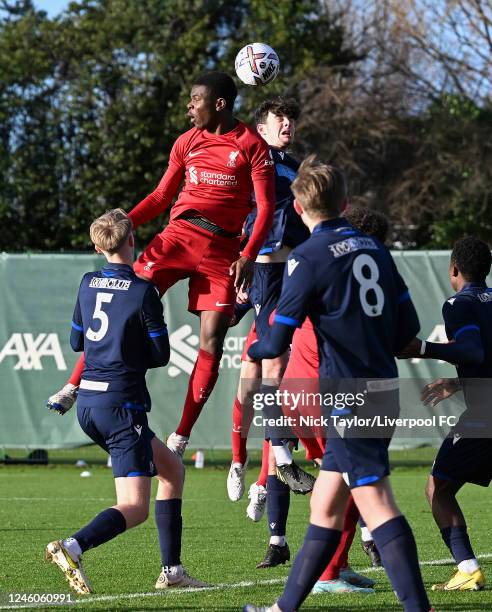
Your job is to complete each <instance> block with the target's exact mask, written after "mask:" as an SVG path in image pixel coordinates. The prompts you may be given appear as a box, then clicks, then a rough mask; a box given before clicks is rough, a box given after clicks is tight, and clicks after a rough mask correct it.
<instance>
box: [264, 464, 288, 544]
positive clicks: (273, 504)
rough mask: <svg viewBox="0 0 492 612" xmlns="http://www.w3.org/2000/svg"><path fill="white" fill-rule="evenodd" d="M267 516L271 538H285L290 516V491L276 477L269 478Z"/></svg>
mask: <svg viewBox="0 0 492 612" xmlns="http://www.w3.org/2000/svg"><path fill="white" fill-rule="evenodd" d="M267 491H268V495H267V502H266V505H267V515H268V528H269V530H270V535H271V536H284V535H285V533H286V529H287V517H288V516H289V506H290V489H289V487H288V486H287V485H286V484H284V483H283V482H281V481H280V480H279V479H278V478H277V477H276V476H268V478H267Z"/></svg>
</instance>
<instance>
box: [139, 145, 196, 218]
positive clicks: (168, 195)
mask: <svg viewBox="0 0 492 612" xmlns="http://www.w3.org/2000/svg"><path fill="white" fill-rule="evenodd" d="M184 172H185V168H184V164H183V163H182V155H181V143H180V140H179V139H178V140H177V141H176V142H175V143H174V146H173V148H172V150H171V154H170V156H169V165H168V167H167V170H166V172H165V173H164V176H163V177H162V178H161V180H160V182H159V184H158V185H157V188H156V189H154V191H153V192H152V193H151V194H150V195H148V196H147V197H146V198H144V199H143V200H142V201H141V202H139V203H138V204H137V205H136V206H134V207H133V208H132V210H131V211H130V212H129V213H128V216H129V217H130V219H131V220H132V223H133V227H134V228H137V227H138V226H139V225H142V224H143V223H146V222H147V221H150V220H152V219H154V218H155V217H157V215H160V214H161V213H162V212H164V211H165V210H166V208H167V207H168V206H169V205H170V204H171V200H172V199H173V197H174V196H175V195H176V192H177V191H178V189H179V186H180V185H181V182H182V181H183V177H184Z"/></svg>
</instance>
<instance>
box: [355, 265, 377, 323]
mask: <svg viewBox="0 0 492 612" xmlns="http://www.w3.org/2000/svg"><path fill="white" fill-rule="evenodd" d="M364 267H367V268H368V269H369V276H368V277H366V276H364V273H363V268H364ZM352 272H353V273H354V276H355V278H356V279H357V281H358V282H359V284H360V289H359V299H360V304H361V306H362V310H363V311H364V313H365V314H366V315H367V316H368V317H379V316H380V315H381V313H382V312H383V308H384V293H383V290H382V289H381V286H380V285H378V283H377V281H378V280H379V268H378V264H377V263H376V262H375V261H374V259H373V258H372V257H371V256H370V255H365V254H361V255H358V256H357V257H356V258H355V259H354V263H353V265H352ZM371 289H372V291H374V295H375V296H376V303H375V304H370V303H369V301H368V299H367V294H368V293H369V291H371Z"/></svg>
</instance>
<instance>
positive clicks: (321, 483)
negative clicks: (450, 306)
mask: <svg viewBox="0 0 492 612" xmlns="http://www.w3.org/2000/svg"><path fill="white" fill-rule="evenodd" d="M292 190H293V192H294V195H295V198H296V201H295V203H294V206H295V207H296V210H297V211H298V213H299V214H300V215H301V216H302V219H303V221H304V223H305V224H306V225H307V226H308V227H309V229H310V230H311V237H310V238H309V239H308V240H307V241H306V242H304V243H303V244H302V245H301V246H299V247H297V248H296V249H294V251H293V252H292V253H291V254H290V256H289V259H288V264H289V267H288V269H287V273H286V274H285V276H284V280H283V286H282V294H281V297H280V300H279V304H278V308H277V312H276V314H275V318H274V324H273V326H272V327H271V328H270V331H269V332H268V333H267V334H266V336H265V337H264V338H263V339H262V340H260V341H259V342H257V343H255V344H253V345H252V346H251V347H250V349H249V354H250V356H251V357H253V358H265V357H272V356H275V355H279V354H281V353H282V352H283V351H284V350H285V349H286V348H287V346H288V345H289V343H290V341H291V339H292V335H293V333H294V330H295V328H296V327H298V326H299V325H301V324H302V322H303V321H304V319H305V318H306V316H309V317H310V319H311V320H312V322H313V325H314V329H315V333H316V337H317V340H318V351H319V357H320V379H321V380H320V382H321V383H323V384H328V385H330V388H332V385H333V381H334V379H338V380H339V381H340V383H339V384H340V387H339V388H341V389H350V388H352V390H354V389H357V386H356V385H359V386H360V388H361V389H364V390H365V391H366V393H365V394H364V396H365V398H366V399H365V400H364V406H363V409H364V410H369V411H374V410H380V409H381V406H384V408H385V409H386V410H392V411H393V414H397V412H398V397H397V388H398V387H397V385H398V378H397V376H398V371H397V368H396V363H395V359H394V357H393V355H394V354H395V353H397V352H399V351H401V350H402V349H403V348H404V347H405V346H406V345H407V344H408V343H409V342H410V340H411V339H412V338H413V337H414V336H415V334H416V333H417V332H418V330H419V323H418V318H417V315H416V312H415V309H414V307H413V304H412V301H411V299H410V296H409V294H408V290H407V288H406V286H405V284H404V283H403V280H402V279H401V277H400V276H399V274H398V272H397V271H396V266H395V264H394V262H393V260H392V258H391V255H390V253H389V251H388V250H387V249H386V247H384V246H383V245H381V244H380V243H379V241H377V240H375V239H374V238H371V237H369V236H364V235H363V234H361V233H360V232H358V231H357V230H355V229H354V228H353V227H351V226H350V225H349V224H348V222H347V221H346V220H345V219H344V218H343V217H342V218H338V214H339V212H340V209H341V205H342V202H343V201H344V200H345V197H346V187H345V180H344V177H343V174H342V173H341V172H340V171H339V170H338V169H336V168H334V167H332V166H327V165H325V164H322V163H319V162H316V161H315V158H314V157H313V156H311V157H310V158H308V159H306V160H305V161H304V162H303V163H302V164H301V166H300V168H299V172H298V176H297V178H296V180H295V181H294V183H293V185H292ZM347 397H348V396H347ZM350 406H351V405H350V404H349V405H347V406H346V408H345V410H344V412H345V413H348V414H354V412H353V409H351V407H350ZM354 433H358V432H354ZM329 434H330V440H329V442H328V443H327V445H326V451H325V455H324V457H323V463H322V466H321V471H320V474H319V476H318V478H317V480H316V484H315V486H314V489H313V494H312V497H311V524H310V525H309V528H308V530H307V533H306V536H305V540H304V545H303V547H302V549H301V550H300V552H299V553H298V555H297V557H296V560H295V561H294V564H293V566H292V570H291V572H290V575H289V578H288V580H287V584H286V586H285V589H284V592H283V594H282V596H281V597H280V599H279V600H278V602H276V603H275V604H274V605H273V606H272V608H271V610H273V611H278V610H281V611H283V612H292V611H294V610H298V609H299V607H300V606H301V604H302V602H303V601H304V600H305V598H306V597H307V595H308V594H309V593H310V591H311V589H312V588H313V586H314V584H315V582H316V580H317V579H318V577H319V576H320V574H321V572H322V570H323V569H324V567H325V566H326V563H327V561H329V560H330V559H331V558H332V556H333V554H334V552H335V550H336V549H337V547H338V544H339V541H340V536H341V531H342V527H343V513H344V509H345V507H346V504H347V500H348V496H349V493H350V492H351V493H352V496H353V498H354V501H355V503H356V505H357V507H358V508H359V511H360V512H361V514H362V516H363V518H364V519H365V521H366V523H367V526H368V528H369V529H370V530H371V532H372V535H373V538H374V541H375V542H376V545H377V547H378V549H379V551H380V553H381V558H382V561H383V565H384V568H385V570H386V572H387V574H388V577H389V578H390V581H391V583H392V586H393V589H394V591H395V592H396V594H397V596H398V598H399V599H400V601H401V602H402V603H403V605H404V607H405V610H407V611H410V610H412V612H428V610H429V609H430V604H429V600H428V598H427V595H426V592H425V588H424V584H423V581H422V576H421V574H420V568H419V562H418V555H417V547H416V544H415V540H414V537H413V534H412V531H411V529H410V526H409V525H408V523H407V521H406V519H405V518H404V517H403V516H402V514H401V512H400V510H399V509H398V507H397V505H396V502H395V500H394V498H393V494H392V491H391V486H390V483H389V479H388V476H389V471H390V469H389V460H388V448H387V440H386V439H385V438H384V437H381V438H375V437H372V438H367V437H356V436H352V435H351V434H350V432H346V431H345V432H344V431H340V430H338V429H335V428H334V427H332V428H331V429H330V430H329ZM373 435H374V434H373ZM385 435H386V433H385ZM245 610H248V611H252V610H257V608H255V607H253V606H247V607H246V608H245Z"/></svg>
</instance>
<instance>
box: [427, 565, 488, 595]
mask: <svg viewBox="0 0 492 612" xmlns="http://www.w3.org/2000/svg"><path fill="white" fill-rule="evenodd" d="M484 585H485V577H484V575H483V573H482V570H481V569H480V568H478V569H477V570H475V571H474V572H473V573H471V574H467V573H466V572H461V571H460V570H456V573H455V574H454V575H453V576H452V577H451V578H450V579H449V580H448V581H447V582H444V583H442V584H433V585H432V590H433V591H481V590H482V589H483V587H484Z"/></svg>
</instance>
